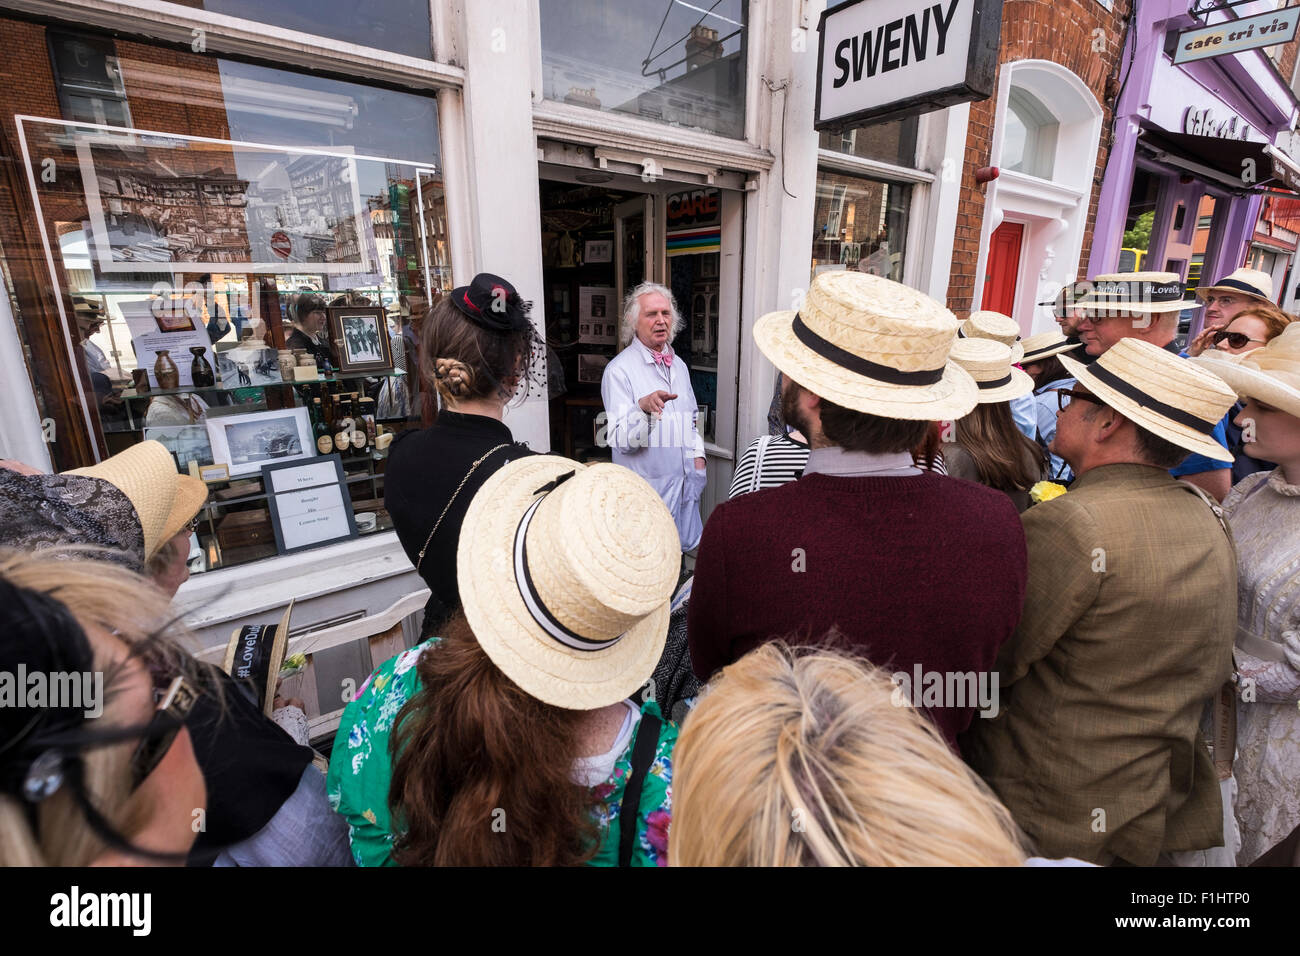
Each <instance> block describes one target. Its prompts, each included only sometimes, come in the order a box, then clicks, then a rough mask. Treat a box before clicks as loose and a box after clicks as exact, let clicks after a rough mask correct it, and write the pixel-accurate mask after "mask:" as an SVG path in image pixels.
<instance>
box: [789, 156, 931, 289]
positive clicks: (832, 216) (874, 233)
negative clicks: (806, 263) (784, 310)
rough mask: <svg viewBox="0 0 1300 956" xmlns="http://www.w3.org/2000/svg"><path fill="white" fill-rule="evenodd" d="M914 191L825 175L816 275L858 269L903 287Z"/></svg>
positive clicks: (820, 186) (820, 182)
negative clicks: (908, 224)
mask: <svg viewBox="0 0 1300 956" xmlns="http://www.w3.org/2000/svg"><path fill="white" fill-rule="evenodd" d="M911 200H912V187H911V186H903V185H899V184H898V183H891V182H885V181H882V180H874V179H867V178H865V177H861V176H849V175H845V174H843V173H833V172H828V171H826V170H821V171H819V172H818V174H817V200H816V206H815V208H814V214H813V261H812V275H814V276H816V275H818V274H819V273H822V272H830V271H834V270H837V269H856V270H858V271H859V272H866V273H869V274H871V275H877V276H884V277H885V278H888V279H893V280H894V281H896V282H901V281H902V279H903V266H904V262H903V250H904V249H905V248H906V246H907V211H908V207H909V205H910V204H911Z"/></svg>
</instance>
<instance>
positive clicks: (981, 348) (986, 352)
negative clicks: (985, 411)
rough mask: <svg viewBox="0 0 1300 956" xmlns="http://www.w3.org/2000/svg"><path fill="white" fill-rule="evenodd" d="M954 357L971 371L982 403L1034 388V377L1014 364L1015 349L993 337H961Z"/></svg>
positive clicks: (953, 358) (1012, 395) (1005, 398)
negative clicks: (1012, 354)
mask: <svg viewBox="0 0 1300 956" xmlns="http://www.w3.org/2000/svg"><path fill="white" fill-rule="evenodd" d="M952 360H953V361H954V362H956V363H957V364H958V365H960V366H961V367H962V368H964V369H965V370H966V371H968V372H970V375H971V378H973V379H975V384H976V385H977V386H979V397H978V398H977V399H976V401H978V402H979V404H981V405H991V404H993V403H994V402H1009V401H1011V399H1013V398H1019V397H1020V396H1021V395H1028V394H1029V393H1030V392H1032V391H1033V390H1034V380H1033V379H1032V378H1030V377H1029V376H1028V375H1027V374H1025V373H1024V372H1022V371H1021V370H1020V369H1018V368H1016V367H1014V366H1013V365H1012V364H1011V349H1009V348H1007V347H1006V346H1005V345H1003V344H1002V343H1001V342H994V341H993V340H992V339H958V340H957V341H956V342H954V343H953V346H952Z"/></svg>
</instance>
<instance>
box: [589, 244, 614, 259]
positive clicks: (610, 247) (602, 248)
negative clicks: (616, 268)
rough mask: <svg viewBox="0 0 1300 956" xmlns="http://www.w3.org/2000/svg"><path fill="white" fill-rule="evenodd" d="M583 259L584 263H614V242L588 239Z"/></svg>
mask: <svg viewBox="0 0 1300 956" xmlns="http://www.w3.org/2000/svg"><path fill="white" fill-rule="evenodd" d="M582 259H583V261H584V262H613V261H614V240H613V239H588V240H587V244H586V247H585V248H584V249H583V253H582Z"/></svg>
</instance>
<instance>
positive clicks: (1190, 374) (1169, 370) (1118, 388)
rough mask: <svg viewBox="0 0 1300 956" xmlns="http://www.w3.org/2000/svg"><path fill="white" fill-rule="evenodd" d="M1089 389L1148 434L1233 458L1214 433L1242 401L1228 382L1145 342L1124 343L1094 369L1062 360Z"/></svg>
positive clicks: (1066, 358) (1218, 456) (1220, 458)
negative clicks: (1238, 402)
mask: <svg viewBox="0 0 1300 956" xmlns="http://www.w3.org/2000/svg"><path fill="white" fill-rule="evenodd" d="M1061 364H1062V365H1064V366H1065V369H1066V371H1068V372H1069V373H1070V374H1071V375H1073V376H1074V377H1075V378H1076V379H1077V380H1078V382H1079V384H1080V385H1082V386H1083V387H1084V388H1086V389H1088V391H1090V392H1092V394H1094V395H1096V396H1097V398H1099V399H1100V400H1101V401H1103V402H1105V403H1106V404H1107V405H1109V406H1110V407H1111V408H1113V409H1115V411H1117V412H1119V413H1120V414H1121V415H1123V416H1124V417H1125V418H1127V419H1129V420H1130V421H1132V422H1133V423H1134V424H1135V425H1140V426H1142V427H1143V428H1145V429H1146V430H1147V431H1149V432H1151V433H1152V434H1155V435H1157V436H1159V437H1160V438H1163V439H1165V440H1166V441H1170V442H1173V443H1174V444H1175V445H1177V446H1178V447H1179V448H1186V449H1187V450H1188V451H1191V452H1197V453H1199V454H1202V455H1205V456H1206V457H1207V458H1212V459H1214V460H1215V461H1232V453H1231V452H1229V451H1228V450H1227V449H1226V448H1224V447H1223V446H1222V445H1220V444H1219V443H1218V442H1217V441H1215V440H1214V437H1213V434H1214V428H1215V426H1216V425H1218V424H1219V421H1220V420H1221V419H1222V418H1223V416H1224V415H1226V414H1227V413H1228V409H1230V408H1232V406H1233V405H1234V404H1235V403H1236V401H1237V396H1236V394H1235V393H1234V392H1233V391H1232V389H1230V388H1228V386H1227V385H1225V384H1224V382H1223V380H1222V379H1220V378H1218V377H1217V376H1215V375H1212V374H1211V373H1209V372H1207V371H1205V369H1204V368H1202V367H1200V366H1198V365H1196V364H1195V363H1193V362H1188V361H1187V360H1185V359H1181V358H1179V357H1178V356H1177V355H1173V354H1171V353H1169V352H1166V351H1165V350H1164V349H1162V348H1160V346H1158V345H1152V344H1151V343H1150V342H1146V341H1144V340H1142V339H1135V338H1131V337H1130V338H1123V339H1120V340H1119V341H1118V342H1116V343H1115V344H1114V345H1112V346H1111V347H1110V348H1108V349H1107V350H1106V351H1105V352H1104V353H1102V355H1101V357H1100V358H1098V359H1097V361H1095V362H1093V363H1092V364H1091V365H1084V364H1083V363H1082V362H1079V361H1076V360H1075V359H1072V358H1070V357H1069V356H1068V355H1062V356H1061Z"/></svg>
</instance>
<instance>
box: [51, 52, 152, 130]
mask: <svg viewBox="0 0 1300 956" xmlns="http://www.w3.org/2000/svg"><path fill="white" fill-rule="evenodd" d="M48 40H49V45H50V64H51V66H52V67H53V69H54V82H55V84H56V86H57V87H58V90H59V108H60V109H61V110H62V111H63V115H64V117H65V118H67V119H71V120H84V121H85V122H87V123H103V124H106V125H108V126H130V125H131V111H130V110H129V109H127V105H126V90H125V88H123V86H122V71H121V70H120V69H119V68H118V62H117V51H116V50H115V49H114V47H113V41H112V40H108V39H105V38H103V37H91V36H82V35H80V34H74V33H56V32H54V31H50V33H49V35H48Z"/></svg>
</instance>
